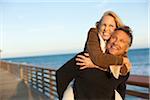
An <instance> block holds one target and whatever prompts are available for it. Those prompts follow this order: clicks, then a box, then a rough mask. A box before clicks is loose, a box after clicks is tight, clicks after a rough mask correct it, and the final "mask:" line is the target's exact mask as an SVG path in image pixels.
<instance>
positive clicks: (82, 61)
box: [76, 53, 98, 69]
mask: <svg viewBox="0 0 150 100" xmlns="http://www.w3.org/2000/svg"><path fill="white" fill-rule="evenodd" d="M76 61H77V62H76V65H79V66H80V69H85V68H98V66H96V65H95V64H93V62H92V61H91V59H90V58H89V54H88V53H84V55H77V58H76Z"/></svg>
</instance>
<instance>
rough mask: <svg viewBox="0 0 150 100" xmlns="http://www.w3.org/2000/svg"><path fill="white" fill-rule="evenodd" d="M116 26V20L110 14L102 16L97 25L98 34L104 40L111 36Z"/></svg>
mask: <svg viewBox="0 0 150 100" xmlns="http://www.w3.org/2000/svg"><path fill="white" fill-rule="evenodd" d="M115 28H116V22H115V20H114V18H113V17H112V16H109V15H107V16H104V17H103V19H102V21H101V24H100V26H99V34H100V35H101V37H102V38H103V39H104V40H108V39H109V38H110V37H111V34H112V32H113V31H114V30H115Z"/></svg>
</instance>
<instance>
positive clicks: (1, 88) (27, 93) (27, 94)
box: [0, 69, 48, 100]
mask: <svg viewBox="0 0 150 100" xmlns="http://www.w3.org/2000/svg"><path fill="white" fill-rule="evenodd" d="M0 100H48V98H47V97H45V96H43V95H42V94H40V93H39V92H36V91H33V89H31V88H29V87H28V86H27V85H26V84H25V83H24V82H23V81H21V80H18V79H17V78H16V77H14V76H13V75H11V74H10V73H9V72H7V71H3V70H2V69H0Z"/></svg>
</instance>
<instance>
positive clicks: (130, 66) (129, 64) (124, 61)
mask: <svg viewBox="0 0 150 100" xmlns="http://www.w3.org/2000/svg"><path fill="white" fill-rule="evenodd" d="M123 64H125V66H126V67H127V70H128V71H127V72H129V71H130V70H131V68H132V64H131V62H130V61H129V59H128V58H127V57H123Z"/></svg>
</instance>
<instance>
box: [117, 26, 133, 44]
mask: <svg viewBox="0 0 150 100" xmlns="http://www.w3.org/2000/svg"><path fill="white" fill-rule="evenodd" d="M117 30H122V31H124V32H125V33H126V34H127V35H128V36H129V38H130V43H129V46H131V45H132V41H133V35H132V30H131V28H130V27H129V26H120V27H118V28H116V29H115V31H117Z"/></svg>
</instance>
